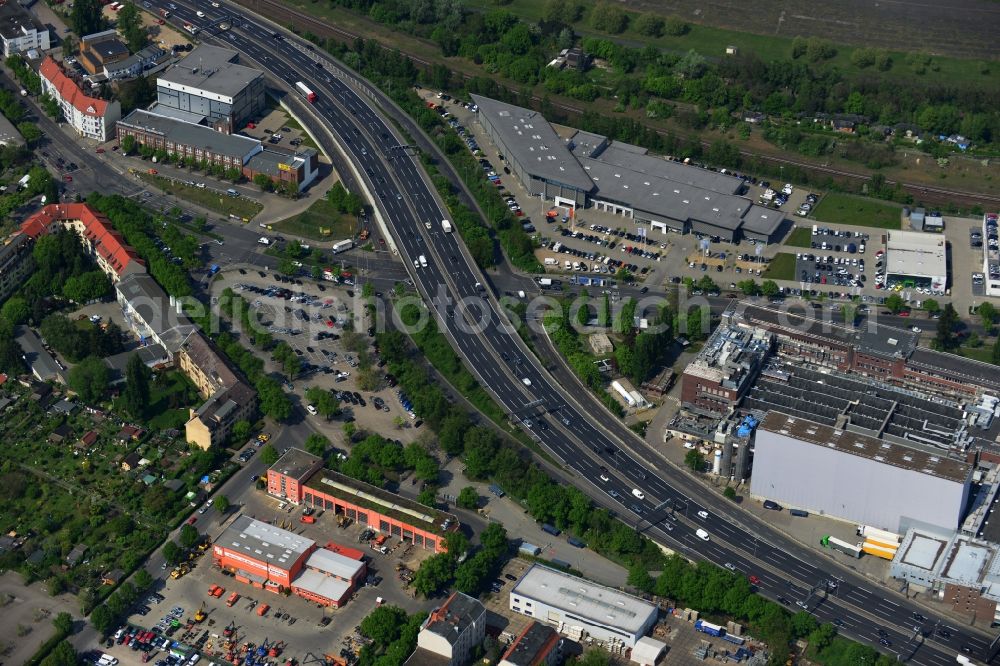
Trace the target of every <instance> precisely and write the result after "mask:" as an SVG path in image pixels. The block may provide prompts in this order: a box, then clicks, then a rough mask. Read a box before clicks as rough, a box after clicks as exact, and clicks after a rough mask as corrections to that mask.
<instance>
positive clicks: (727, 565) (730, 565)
mask: <svg viewBox="0 0 1000 666" xmlns="http://www.w3.org/2000/svg"><path fill="white" fill-rule="evenodd" d="M726 568H727V569H729V570H730V571H736V566H735V565H734V564H733V563H732V562H726Z"/></svg>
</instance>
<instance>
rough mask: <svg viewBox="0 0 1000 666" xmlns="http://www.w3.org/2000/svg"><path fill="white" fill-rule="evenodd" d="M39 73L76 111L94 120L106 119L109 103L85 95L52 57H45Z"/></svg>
mask: <svg viewBox="0 0 1000 666" xmlns="http://www.w3.org/2000/svg"><path fill="white" fill-rule="evenodd" d="M38 73H39V74H41V75H42V77H43V78H44V79H46V80H47V81H49V82H50V83H51V84H52V85H53V86H55V87H56V90H58V91H59V96H60V97H62V98H63V99H65V100H66V101H68V102H69V103H70V104H72V105H73V106H74V107H76V110H77V111H79V112H80V113H83V114H86V115H88V116H93V117H94V118H103V117H104V114H105V112H106V111H107V108H108V103H107V102H106V101H105V100H103V99H97V98H96V97H89V96H87V95H85V94H84V92H83V91H82V90H80V88H79V87H77V85H76V83H75V82H74V81H73V80H72V79H71V78H69V77H68V76H66V73H65V72H63V70H62V67H60V66H59V64H58V63H57V62H56V61H55V60H53V59H52V57H51V56H45V60H43V61H42V64H41V65H40V66H39V68H38Z"/></svg>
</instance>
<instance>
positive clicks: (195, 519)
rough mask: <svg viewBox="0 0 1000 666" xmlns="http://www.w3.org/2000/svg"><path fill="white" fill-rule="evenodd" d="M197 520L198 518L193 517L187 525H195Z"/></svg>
mask: <svg viewBox="0 0 1000 666" xmlns="http://www.w3.org/2000/svg"><path fill="white" fill-rule="evenodd" d="M197 520H198V516H191V517H190V518H188V521H187V523H188V525H194V524H195V522H196V521H197Z"/></svg>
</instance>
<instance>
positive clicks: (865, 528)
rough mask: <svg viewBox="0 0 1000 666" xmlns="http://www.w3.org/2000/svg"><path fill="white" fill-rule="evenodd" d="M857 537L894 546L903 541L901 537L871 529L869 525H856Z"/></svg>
mask: <svg viewBox="0 0 1000 666" xmlns="http://www.w3.org/2000/svg"><path fill="white" fill-rule="evenodd" d="M858 536H863V537H865V538H866V539H876V540H878V541H884V542H886V543H895V544H898V543H899V542H900V541H902V540H903V539H902V537H900V536H899V535H898V534H896V533H895V532H889V531H888V530H880V529H878V528H877V527H872V526H871V525H858Z"/></svg>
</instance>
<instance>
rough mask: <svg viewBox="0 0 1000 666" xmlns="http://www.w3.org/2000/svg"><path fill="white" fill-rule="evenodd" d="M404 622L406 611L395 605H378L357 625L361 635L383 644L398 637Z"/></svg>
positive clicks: (380, 644)
mask: <svg viewBox="0 0 1000 666" xmlns="http://www.w3.org/2000/svg"><path fill="white" fill-rule="evenodd" d="M405 622H406V611H404V610H403V609H402V608H399V607H397V606H379V607H378V608H376V609H375V610H373V611H372V612H371V613H369V614H368V615H367V616H365V618H364V619H363V620H361V626H360V627H359V629H360V631H361V635H362V636H365V637H367V638H370V639H372V640H373V641H375V643H376V644H377V645H379V646H385V645H388V644H389V643H392V642H393V641H395V640H396V639H398V638H399V634H400V631H401V630H402V628H403V625H404V624H405Z"/></svg>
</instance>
